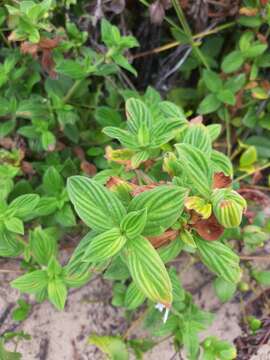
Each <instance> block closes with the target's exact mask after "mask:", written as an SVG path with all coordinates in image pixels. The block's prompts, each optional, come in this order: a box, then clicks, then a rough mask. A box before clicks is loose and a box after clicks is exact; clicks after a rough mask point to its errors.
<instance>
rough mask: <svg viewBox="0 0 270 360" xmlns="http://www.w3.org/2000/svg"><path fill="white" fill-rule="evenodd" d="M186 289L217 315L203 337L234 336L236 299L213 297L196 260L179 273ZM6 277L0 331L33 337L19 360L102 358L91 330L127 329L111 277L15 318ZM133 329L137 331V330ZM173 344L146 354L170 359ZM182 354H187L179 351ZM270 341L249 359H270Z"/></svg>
mask: <svg viewBox="0 0 270 360" xmlns="http://www.w3.org/2000/svg"><path fill="white" fill-rule="evenodd" d="M182 278H183V279H184V281H183V284H184V286H185V288H186V289H189V290H190V291H191V292H193V293H194V299H195V302H196V303H197V304H199V305H200V306H201V307H202V308H203V309H205V310H210V311H211V310H212V311H214V312H215V313H216V317H215V321H214V323H213V325H212V326H211V328H209V329H208V331H207V332H206V333H204V334H202V338H204V337H206V336H208V335H215V336H218V337H220V338H222V339H224V340H230V341H232V340H234V339H235V338H236V337H237V336H239V335H240V334H241V329H240V327H239V325H238V319H239V316H240V309H239V305H238V302H237V301H232V302H230V303H227V304H225V305H222V304H220V302H219V301H218V299H217V298H216V297H215V295H214V293H213V290H212V286H211V283H210V281H207V279H209V280H210V276H209V273H208V272H207V271H206V270H205V269H204V268H203V267H202V266H201V265H200V266H199V267H197V268H196V267H195V268H192V270H188V271H187V272H186V273H185V274H183V275H182ZM8 280H9V277H8V276H7V275H1V277H0V309H1V312H0V321H1V322H0V333H3V332H4V331H6V330H8V329H10V330H16V331H19V330H23V331H25V332H27V333H29V334H30V335H31V336H32V340H30V341H23V342H20V344H19V347H18V351H20V352H21V353H22V354H23V360H34V359H39V360H86V359H87V360H88V359H89V360H90V359H91V360H100V359H104V357H103V355H101V353H100V352H99V351H98V350H97V349H96V348H95V347H94V346H92V345H89V344H88V342H87V339H88V336H89V335H90V334H91V333H98V334H107V335H108V334H111V335H112V334H117V333H123V332H124V331H125V329H126V324H125V320H124V318H123V316H122V315H123V314H122V312H121V310H119V309H117V308H114V307H112V306H111V305H110V304H109V299H110V296H111V288H110V283H109V282H105V281H103V280H101V279H96V280H93V281H92V282H91V283H89V284H88V285H87V286H85V287H84V288H82V289H77V290H75V291H71V293H70V295H69V298H68V303H67V306H66V308H65V311H64V312H58V311H56V310H55V309H54V308H53V306H52V305H50V304H49V303H48V302H45V303H43V304H35V305H34V306H33V308H32V311H31V314H30V316H29V317H28V319H27V320H25V321H24V322H23V323H21V324H19V323H16V322H14V321H12V320H11V317H10V314H11V310H12V309H13V308H14V306H15V303H16V300H17V299H18V298H19V293H18V292H17V291H16V290H12V289H10V287H9V286H8ZM135 334H136V331H135ZM173 355H174V350H173V347H172V345H171V344H170V342H169V341H167V342H163V343H161V344H160V345H158V346H156V347H155V348H154V349H153V350H152V351H151V352H149V353H147V355H145V359H147V360H170V359H171V357H173ZM182 356H183V358H184V359H186V357H185V355H184V354H183V355H182ZM269 359H270V347H269V346H264V347H262V348H261V349H260V352H259V354H258V355H257V356H254V357H253V358H252V360H269Z"/></svg>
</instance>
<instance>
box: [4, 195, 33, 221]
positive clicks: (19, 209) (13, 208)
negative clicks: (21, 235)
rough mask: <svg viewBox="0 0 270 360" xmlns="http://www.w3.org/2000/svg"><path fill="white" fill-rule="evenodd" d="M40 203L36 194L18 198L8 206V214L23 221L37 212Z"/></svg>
mask: <svg viewBox="0 0 270 360" xmlns="http://www.w3.org/2000/svg"><path fill="white" fill-rule="evenodd" d="M38 203H39V196H38V195H36V194H26V195H21V196H18V197H17V198H16V199H15V200H13V201H12V202H11V203H10V204H9V206H8V213H9V214H10V215H12V216H16V217H18V218H20V219H22V220H24V219H26V218H27V217H28V216H30V215H32V214H33V212H35V208H36V207H37V205H38Z"/></svg>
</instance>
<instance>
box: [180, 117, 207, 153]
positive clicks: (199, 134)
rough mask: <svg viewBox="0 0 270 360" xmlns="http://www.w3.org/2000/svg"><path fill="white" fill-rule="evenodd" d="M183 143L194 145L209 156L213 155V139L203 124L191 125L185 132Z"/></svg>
mask: <svg viewBox="0 0 270 360" xmlns="http://www.w3.org/2000/svg"><path fill="white" fill-rule="evenodd" d="M183 143H184V144H190V145H193V146H194V147H196V148H197V149H199V150H201V151H202V152H203V153H204V154H205V155H207V156H210V155H211V152H212V144H211V138H210V135H209V132H208V129H207V128H206V127H205V126H204V125H202V124H194V125H193V124H192V125H190V126H189V127H188V129H187V130H186V132H185V136H184V138H183Z"/></svg>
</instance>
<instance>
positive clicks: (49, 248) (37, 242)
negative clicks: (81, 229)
mask: <svg viewBox="0 0 270 360" xmlns="http://www.w3.org/2000/svg"><path fill="white" fill-rule="evenodd" d="M48 230H49V229H48ZM29 242H30V248H31V251H32V254H33V257H34V258H35V260H36V261H37V262H38V263H39V264H40V265H48V262H49V260H50V259H51V257H52V256H53V255H56V249H57V244H56V239H55V237H53V236H52V235H51V234H50V233H49V231H46V230H44V229H42V228H41V227H37V228H36V229H34V230H33V231H31V232H30V241H29Z"/></svg>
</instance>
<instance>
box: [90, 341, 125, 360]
mask: <svg viewBox="0 0 270 360" xmlns="http://www.w3.org/2000/svg"><path fill="white" fill-rule="evenodd" d="M89 343H90V344H93V345H95V346H97V347H98V348H99V349H100V350H101V351H102V352H103V353H105V354H107V355H109V358H110V359H111V360H128V359H129V354H128V350H127V346H126V344H125V343H124V341H123V340H122V339H121V338H120V337H116V336H98V335H91V336H90V337H89Z"/></svg>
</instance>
